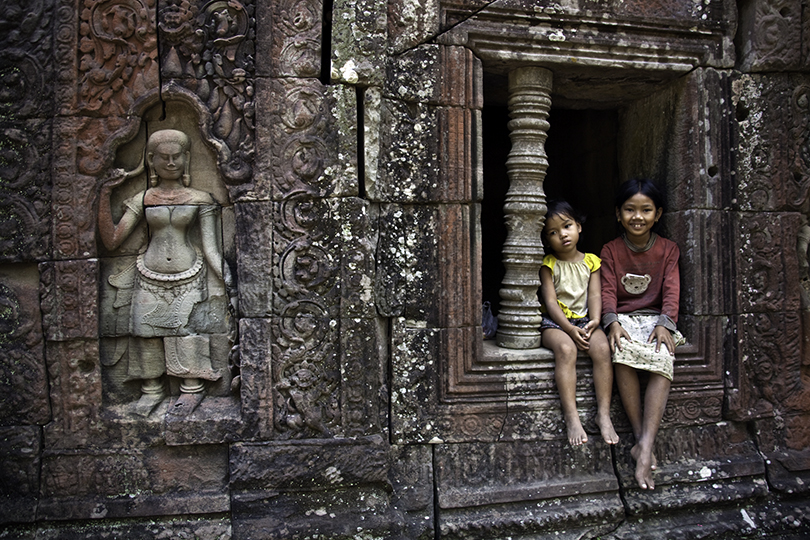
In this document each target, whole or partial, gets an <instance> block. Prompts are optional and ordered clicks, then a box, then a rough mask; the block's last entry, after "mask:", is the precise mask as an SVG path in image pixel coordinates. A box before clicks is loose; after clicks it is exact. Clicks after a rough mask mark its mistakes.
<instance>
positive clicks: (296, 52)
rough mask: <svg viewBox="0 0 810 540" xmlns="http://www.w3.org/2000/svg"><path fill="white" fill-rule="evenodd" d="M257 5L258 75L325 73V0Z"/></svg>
mask: <svg viewBox="0 0 810 540" xmlns="http://www.w3.org/2000/svg"><path fill="white" fill-rule="evenodd" d="M256 8H257V9H256V28H257V35H256V75H257V76H261V77H297V78H315V77H319V76H321V40H322V35H321V33H322V26H323V3H322V2H321V1H320V0H278V1H276V2H258V3H257V6H256Z"/></svg>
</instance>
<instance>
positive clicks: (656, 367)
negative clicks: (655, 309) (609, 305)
mask: <svg viewBox="0 0 810 540" xmlns="http://www.w3.org/2000/svg"><path fill="white" fill-rule="evenodd" d="M657 321H658V315H626V314H622V313H620V314H619V324H621V325H622V328H624V330H625V331H626V332H627V333H628V334H630V337H631V338H633V341H629V342H628V341H627V340H625V341H623V342H622V350H621V351H620V350H618V349H617V350H616V351H615V352H614V353H613V363H614V364H624V365H627V366H630V367H632V368H635V369H642V370H644V371H649V372H650V373H657V374H659V375H662V376H664V377H666V378H667V379H669V380H670V381H671V380H672V371H673V368H672V366H673V360H674V359H675V356H674V355H672V354H670V353H669V351H668V350H667V347H666V345H661V348H660V350H659V351H658V352H655V343H647V340H648V339H649V338H650V334H652V331H653V330H654V329H655V323H656V322H657ZM672 337H673V338H674V339H675V346H676V347H677V346H678V345H683V344H684V343H686V340H685V339H684V337H683V336H682V335H681V333H680V332H678V331H677V330H676V331H675V332H673V333H672Z"/></svg>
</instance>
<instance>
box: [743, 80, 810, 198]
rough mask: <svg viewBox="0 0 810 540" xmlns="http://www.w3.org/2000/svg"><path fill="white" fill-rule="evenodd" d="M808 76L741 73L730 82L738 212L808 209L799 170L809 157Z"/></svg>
mask: <svg viewBox="0 0 810 540" xmlns="http://www.w3.org/2000/svg"><path fill="white" fill-rule="evenodd" d="M809 89H810V78H808V76H807V75H805V74H801V75H798V74H797V75H788V74H780V75H773V76H763V75H756V74H753V75H748V74H746V75H741V76H740V77H739V78H737V79H735V80H734V82H733V84H732V102H733V105H734V107H735V117H736V124H735V126H734V127H735V129H736V137H737V149H738V150H737V164H736V173H737V174H736V203H737V205H738V207H739V208H740V209H741V210H751V211H774V210H793V209H795V210H800V211H802V212H804V213H807V212H808V210H810V198H808V196H807V194H808V185H810V180H808V178H807V176H806V174H805V171H806V170H807V168H808V167H810V158H808V157H807V155H806V151H805V148H806V146H807V144H808V140H810V134H808V126H810V116H809V115H808V111H810V104H809V103H808V96H810V93H809V92H810V90H809Z"/></svg>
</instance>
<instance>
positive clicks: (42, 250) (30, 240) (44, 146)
mask: <svg viewBox="0 0 810 540" xmlns="http://www.w3.org/2000/svg"><path fill="white" fill-rule="evenodd" d="M0 69H2V68H1V67H0ZM18 73H19V72H18ZM2 108H3V107H0V110H2ZM7 114H9V113H8V112H7ZM52 126H53V123H52V122H51V121H46V120H27V121H24V120H19V121H13V122H12V121H7V120H4V121H3V122H0V152H2V153H3V155H4V156H6V158H5V159H4V162H3V185H2V187H0V215H2V219H3V227H2V230H0V260H3V261H37V260H43V259H45V258H48V257H50V255H51V225H52V223H51V220H50V215H49V214H50V210H51V173H50V170H49V168H50V165H51V131H52Z"/></svg>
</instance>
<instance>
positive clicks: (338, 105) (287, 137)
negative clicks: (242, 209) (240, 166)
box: [255, 79, 358, 200]
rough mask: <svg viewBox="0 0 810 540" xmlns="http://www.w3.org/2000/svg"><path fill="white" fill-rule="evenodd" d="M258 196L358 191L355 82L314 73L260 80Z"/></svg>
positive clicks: (310, 194)
mask: <svg viewBox="0 0 810 540" xmlns="http://www.w3.org/2000/svg"><path fill="white" fill-rule="evenodd" d="M257 100H258V102H259V103H260V104H261V108H260V110H259V114H258V124H257V127H256V133H257V150H258V155H259V160H258V163H257V180H256V187H255V191H256V193H255V197H257V198H269V197H273V198H274V199H276V200H282V199H287V198H291V197H296V196H299V197H300V196H306V197H309V198H312V197H326V196H340V195H356V194H357V190H358V186H357V133H356V129H357V127H356V123H357V109H356V107H357V105H356V100H357V96H356V92H355V91H354V89H353V88H350V87H345V86H342V85H334V86H330V87H324V86H323V85H322V84H321V83H320V82H318V81H317V80H315V79H269V80H264V79H262V80H260V81H259V82H258V84H257Z"/></svg>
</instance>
